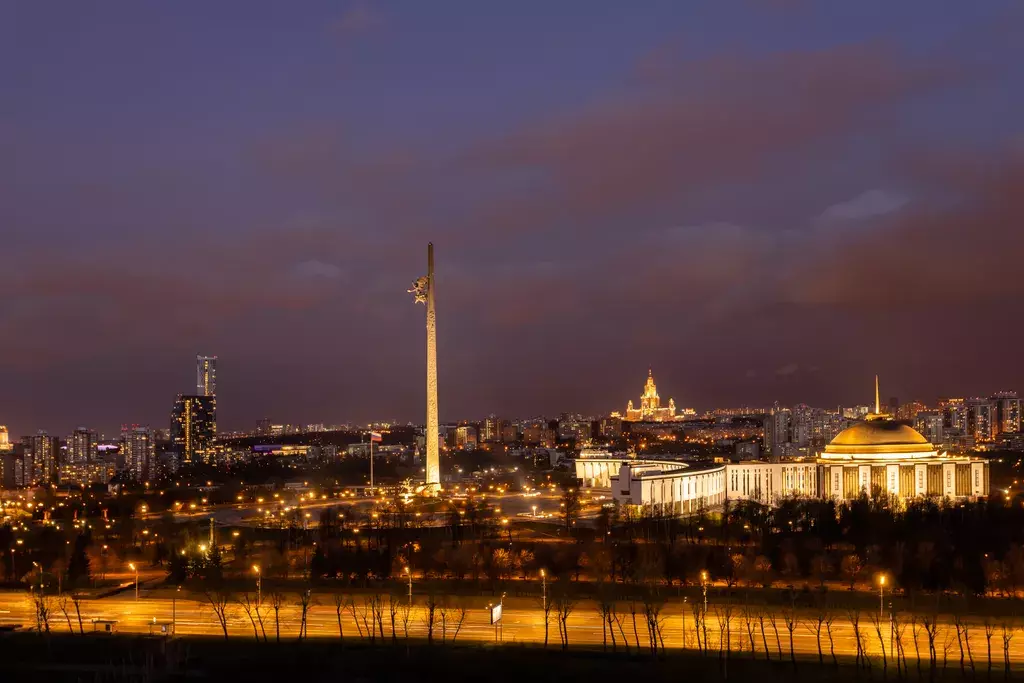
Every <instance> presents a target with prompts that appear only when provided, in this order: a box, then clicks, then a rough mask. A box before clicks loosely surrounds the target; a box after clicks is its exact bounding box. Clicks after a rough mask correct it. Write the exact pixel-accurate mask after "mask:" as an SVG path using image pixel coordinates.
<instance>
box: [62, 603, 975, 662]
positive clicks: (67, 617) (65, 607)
mask: <svg viewBox="0 0 1024 683" xmlns="http://www.w3.org/2000/svg"><path fill="white" fill-rule="evenodd" d="M57 607H58V608H60V611H61V612H63V613H64V619H65V620H67V622H68V631H70V632H71V633H74V632H75V627H74V626H72V625H71V615H70V614H68V596H67V593H61V594H60V595H58V596H57ZM990 668H991V667H990Z"/></svg>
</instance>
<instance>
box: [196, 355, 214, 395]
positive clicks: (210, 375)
mask: <svg viewBox="0 0 1024 683" xmlns="http://www.w3.org/2000/svg"><path fill="white" fill-rule="evenodd" d="M196 395H197V396H216V395H217V356H199V355H197V356H196Z"/></svg>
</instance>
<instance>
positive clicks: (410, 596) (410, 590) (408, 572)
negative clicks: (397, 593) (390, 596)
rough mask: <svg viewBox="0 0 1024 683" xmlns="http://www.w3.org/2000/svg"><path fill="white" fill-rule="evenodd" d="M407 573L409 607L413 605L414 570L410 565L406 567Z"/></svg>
mask: <svg viewBox="0 0 1024 683" xmlns="http://www.w3.org/2000/svg"><path fill="white" fill-rule="evenodd" d="M405 573H406V574H408V575H409V607H412V572H411V571H410V570H409V567H406V568H405Z"/></svg>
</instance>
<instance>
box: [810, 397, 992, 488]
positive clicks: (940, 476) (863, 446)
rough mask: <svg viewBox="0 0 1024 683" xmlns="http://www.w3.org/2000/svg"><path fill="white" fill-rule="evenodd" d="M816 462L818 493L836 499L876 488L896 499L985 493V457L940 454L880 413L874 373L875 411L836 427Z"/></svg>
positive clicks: (912, 430)
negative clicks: (820, 490)
mask: <svg viewBox="0 0 1024 683" xmlns="http://www.w3.org/2000/svg"><path fill="white" fill-rule="evenodd" d="M818 463H819V464H820V465H821V467H822V470H821V477H822V484H823V485H822V495H825V496H828V497H833V498H837V499H839V500H848V499H851V498H856V497H857V496H859V495H861V494H862V493H866V494H872V493H874V492H876V491H877V492H882V493H888V494H890V495H892V496H895V497H896V498H899V499H906V498H914V497H925V496H935V497H941V498H952V499H963V498H977V497H980V496H987V495H988V488H989V468H988V463H987V462H986V461H984V460H981V459H977V458H974V459H972V458H968V457H955V456H950V455H946V454H942V455H940V454H939V452H938V449H937V448H936V447H935V446H934V445H933V444H932V443H931V442H930V441H928V439H926V438H925V437H924V436H922V435H921V433H920V432H918V431H916V430H914V429H913V428H912V427H908V426H907V425H904V424H901V423H899V422H896V421H895V420H893V419H892V417H891V416H889V415H885V414H883V413H882V412H881V411H880V406H879V403H878V380H877V378H876V380H875V411H874V412H873V413H871V414H870V415H868V419H867V420H865V421H864V422H859V423H857V424H855V425H853V426H851V427H848V428H846V429H844V430H843V431H842V432H840V433H839V435H838V436H836V438H835V439H833V440H832V441H831V442H830V443H829V445H828V446H826V447H825V451H824V452H823V453H821V455H820V457H819V459H818Z"/></svg>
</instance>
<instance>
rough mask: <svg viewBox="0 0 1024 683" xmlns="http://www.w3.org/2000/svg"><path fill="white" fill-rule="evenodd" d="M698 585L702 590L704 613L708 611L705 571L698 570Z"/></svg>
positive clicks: (706, 575) (706, 574)
mask: <svg viewBox="0 0 1024 683" xmlns="http://www.w3.org/2000/svg"><path fill="white" fill-rule="evenodd" d="M700 585H701V588H703V589H704V611H705V612H707V611H708V572H707V570H706V569H701V570H700Z"/></svg>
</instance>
